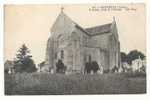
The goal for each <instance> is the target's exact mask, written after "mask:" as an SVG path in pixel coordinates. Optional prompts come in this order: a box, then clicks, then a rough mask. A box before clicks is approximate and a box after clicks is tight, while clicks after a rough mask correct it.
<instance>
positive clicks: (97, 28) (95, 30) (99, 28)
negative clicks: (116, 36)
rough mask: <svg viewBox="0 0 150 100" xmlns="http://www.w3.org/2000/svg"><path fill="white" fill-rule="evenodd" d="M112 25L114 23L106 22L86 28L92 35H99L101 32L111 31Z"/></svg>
mask: <svg viewBox="0 0 150 100" xmlns="http://www.w3.org/2000/svg"><path fill="white" fill-rule="evenodd" d="M111 26H112V23H109V24H104V25H99V26H94V27H90V28H86V29H85V30H86V31H87V32H88V33H89V34H90V35H99V34H103V33H109V32H111Z"/></svg>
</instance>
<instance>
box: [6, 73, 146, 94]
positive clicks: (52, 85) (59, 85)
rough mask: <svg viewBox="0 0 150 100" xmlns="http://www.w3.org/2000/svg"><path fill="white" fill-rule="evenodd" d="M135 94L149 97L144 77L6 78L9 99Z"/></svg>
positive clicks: (120, 75)
mask: <svg viewBox="0 0 150 100" xmlns="http://www.w3.org/2000/svg"><path fill="white" fill-rule="evenodd" d="M138 75H139V74H138ZM132 76H133V77H132ZM135 93H146V77H145V76H144V75H141V77H139V76H138V77H135V75H132V74H103V75H97V74H95V75H80V74H76V75H75V74H74V75H62V74H53V75H52V74H48V73H31V74H28V73H22V74H19V73H17V74H13V75H8V74H6V75H5V94H6V95H57V94H59V95H63V94H135Z"/></svg>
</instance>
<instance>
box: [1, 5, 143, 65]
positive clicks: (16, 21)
mask: <svg viewBox="0 0 150 100" xmlns="http://www.w3.org/2000/svg"><path fill="white" fill-rule="evenodd" d="M61 7H63V8H64V9H63V12H64V13H65V14H66V15H67V16H68V17H70V18H71V19H72V20H73V21H74V22H76V23H78V24H79V25H80V26H82V27H83V28H87V27H93V26H96V25H102V24H107V23H111V22H112V21H113V17H115V21H116V24H117V28H118V35H119V40H120V47H121V51H123V52H126V53H128V52H129V51H131V50H135V49H137V50H139V51H141V52H142V53H144V54H146V15H145V13H146V11H145V5H144V4H76V5H75V4H72V5H71V4H69V5H54V4H53V5H52V4H51V5H50V4H49V5H46V4H41V5H29V4H28V5H8V4H7V5H5V6H4V61H6V60H13V59H14V58H15V55H16V53H17V50H18V49H19V48H20V47H21V45H22V44H24V43H25V44H26V45H27V47H28V48H29V50H30V52H31V54H32V56H33V60H34V61H35V63H36V64H38V63H40V62H42V61H44V60H45V53H46V43H47V40H48V38H49V37H50V34H51V33H50V29H51V27H52V25H53V23H54V22H55V20H56V18H57V16H58V15H59V13H60V11H61ZM110 7H111V9H110ZM103 8H106V9H103ZM108 8H109V9H110V10H108ZM91 9H93V10H91Z"/></svg>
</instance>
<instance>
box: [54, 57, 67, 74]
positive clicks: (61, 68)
mask: <svg viewBox="0 0 150 100" xmlns="http://www.w3.org/2000/svg"><path fill="white" fill-rule="evenodd" d="M66 68H67V67H66V66H65V65H64V63H63V62H62V60H60V59H59V60H58V62H57V63H56V72H57V73H65V71H66Z"/></svg>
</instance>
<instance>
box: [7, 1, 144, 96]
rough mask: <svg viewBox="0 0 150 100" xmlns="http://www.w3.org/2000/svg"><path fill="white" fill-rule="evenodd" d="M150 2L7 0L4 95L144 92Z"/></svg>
mask: <svg viewBox="0 0 150 100" xmlns="http://www.w3.org/2000/svg"><path fill="white" fill-rule="evenodd" d="M145 29H146V5H145V4H142V3H135V4H125V3H124V4H123V3H122V4H121V3H120V4H115V3H114V4H62V5H61V4H60V5H56V4H47V5H45V4H38V5H34V4H32V5H29V4H25V5H19V4H18V5H11V4H9V5H8V4H5V5H4V52H5V56H4V61H5V62H4V72H5V79H4V80H5V94H6V95H77V94H78V95H82V94H143V93H144V94H145V93H146V67H147V66H146V58H147V56H146V30H145Z"/></svg>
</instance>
